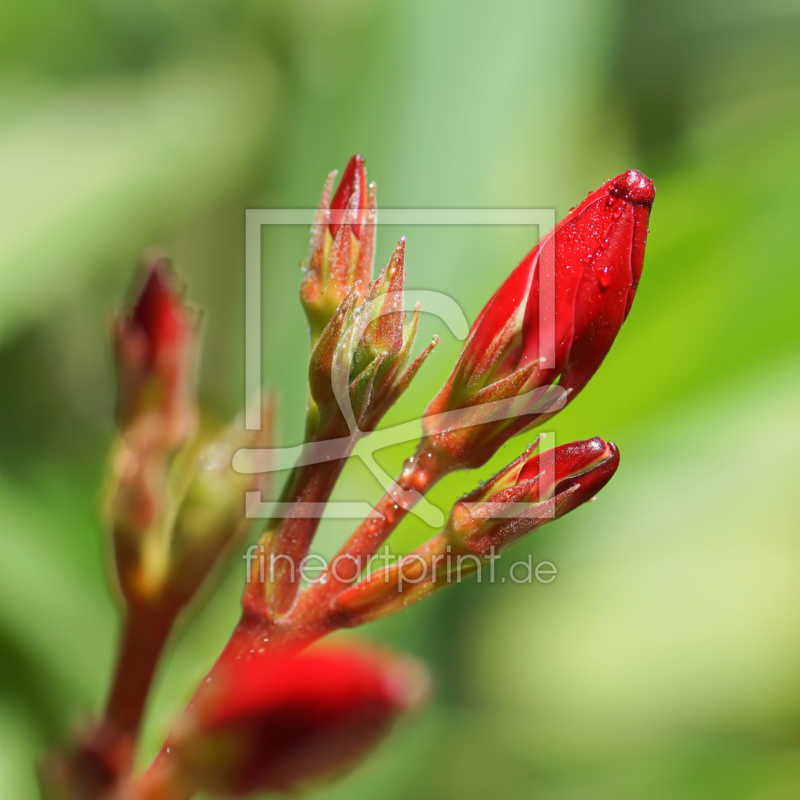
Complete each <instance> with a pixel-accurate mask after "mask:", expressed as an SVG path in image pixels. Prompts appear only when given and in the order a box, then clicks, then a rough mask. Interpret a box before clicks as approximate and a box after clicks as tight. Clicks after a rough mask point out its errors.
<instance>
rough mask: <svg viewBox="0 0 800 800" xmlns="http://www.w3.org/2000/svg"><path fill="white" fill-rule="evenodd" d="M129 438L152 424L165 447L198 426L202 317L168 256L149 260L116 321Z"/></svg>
mask: <svg viewBox="0 0 800 800" xmlns="http://www.w3.org/2000/svg"><path fill="white" fill-rule="evenodd" d="M114 338H115V344H116V356H117V373H118V378H119V381H118V382H119V389H118V398H117V420H118V425H119V428H120V431H121V432H122V434H123V436H125V435H128V433H129V432H130V431H131V430H133V429H134V428H137V427H141V426H147V427H148V428H149V429H150V430H151V431H155V433H154V434H153V435H154V436H157V437H158V438H159V441H160V444H162V445H163V446H164V448H165V449H173V448H176V447H178V446H180V445H181V444H182V443H183V442H184V441H185V440H186V438H187V437H188V436H189V435H190V433H191V432H192V430H193V428H194V419H195V411H194V398H193V381H194V363H193V362H194V351H195V348H196V341H197V315H196V314H195V313H193V312H192V311H191V310H190V309H189V308H188V306H187V305H186V303H185V302H184V300H183V297H182V293H181V292H180V291H179V290H178V288H177V287H176V284H175V278H174V276H173V274H172V268H171V264H170V262H169V261H168V260H166V259H157V260H153V261H150V262H147V263H146V264H145V267H144V284H143V286H142V288H141V290H140V292H139V293H138V296H137V298H136V300H135V302H134V303H133V305H132V307H131V308H130V309H129V311H128V312H127V313H125V314H123V315H121V316H120V317H119V318H118V319H117V320H116V322H115V325H114Z"/></svg>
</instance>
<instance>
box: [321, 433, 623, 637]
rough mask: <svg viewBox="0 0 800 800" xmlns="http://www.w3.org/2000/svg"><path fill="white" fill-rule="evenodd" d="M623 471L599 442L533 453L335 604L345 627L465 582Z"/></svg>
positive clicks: (612, 453) (607, 446) (608, 445)
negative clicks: (413, 548)
mask: <svg viewBox="0 0 800 800" xmlns="http://www.w3.org/2000/svg"><path fill="white" fill-rule="evenodd" d="M618 466H619V450H617V448H616V446H615V445H613V444H612V443H610V442H605V441H603V440H602V439H600V438H599V437H596V438H594V439H588V440H586V441H580V442H572V443H570V444H566V445H561V446H559V447H556V448H554V449H553V450H549V451H545V452H544V453H540V454H538V455H531V449H530V448H529V449H528V450H527V451H526V452H525V453H523V454H522V455H521V456H520V457H519V458H518V459H517V460H516V461H514V462H513V463H512V464H510V465H509V466H508V467H506V468H505V469H504V470H501V471H500V472H499V473H497V475H495V476H494V477H493V478H492V479H491V480H489V481H487V482H486V483H485V484H482V485H481V486H480V487H478V489H476V490H475V491H474V492H472V493H470V494H468V495H465V496H464V497H462V498H461V500H460V501H459V502H458V503H456V505H455V506H454V508H453V510H452V512H451V513H450V517H449V519H448V521H447V524H446V525H445V528H444V530H443V531H442V532H441V533H439V534H438V535H436V536H434V537H433V538H432V539H430V540H429V541H428V542H426V543H425V544H424V545H422V547H420V548H419V549H417V550H416V551H415V552H413V553H411V554H410V555H408V556H405V557H404V558H402V559H400V560H399V561H398V562H396V563H394V564H392V565H390V566H387V567H384V568H382V569H379V570H376V571H375V572H373V573H371V574H370V575H369V577H367V578H365V579H364V580H362V581H361V582H360V583H357V584H355V585H354V586H351V587H349V588H347V589H345V591H344V592H342V593H341V594H340V595H339V596H338V597H337V599H336V601H335V609H336V611H337V613H339V614H340V618H341V620H342V621H343V624H350V625H359V624H361V623H363V622H368V621H370V620H374V619H379V618H380V617H383V616H386V615H387V614H390V613H392V612H394V611H397V610H399V609H401V608H405V607H406V606H408V605H409V604H411V603H414V602H416V601H417V600H420V599H422V598H423V597H426V596H427V595H429V594H431V593H432V592H434V591H436V590H437V589H440V588H442V587H443V586H448V585H449V584H451V583H456V582H458V581H459V580H460V579H461V578H462V577H464V576H466V575H468V574H470V573H472V572H474V571H475V570H476V569H480V568H481V565H482V564H483V563H484V561H486V560H488V559H491V558H494V557H495V556H497V555H499V554H500V553H501V552H502V551H503V550H505V549H506V548H507V547H509V546H510V545H512V544H514V542H516V541H518V540H519V539H521V538H522V537H523V536H526V535H527V534H529V533H531V532H532V531H534V530H536V529H537V528H540V527H541V526H542V525H544V524H546V523H547V522H549V521H550V520H553V519H557V518H558V517H562V516H564V514H566V513H567V512H569V511H572V509H574V508H577V507H578V506H579V505H582V504H583V503H585V502H586V501H587V500H590V499H591V498H592V497H594V495H595V494H597V492H599V491H600V490H601V489H602V488H603V487H604V486H605V485H606V484H607V483H608V481H609V480H611V477H612V476H613V475H614V473H615V472H616V469H617V467H618Z"/></svg>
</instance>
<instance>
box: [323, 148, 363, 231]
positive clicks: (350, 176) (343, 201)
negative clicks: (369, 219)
mask: <svg viewBox="0 0 800 800" xmlns="http://www.w3.org/2000/svg"><path fill="white" fill-rule="evenodd" d="M367 200H368V198H367V176H366V172H365V170H364V158H363V156H360V155H358V154H356V155H354V156H353V157H352V158H351V159H350V161H349V162H348V164H347V167H346V168H345V171H344V174H343V175H342V179H341V180H340V181H339V186H338V187H337V189H336V193H335V194H334V195H333V199H332V200H331V205H330V209H331V211H334V212H339V214H335V215H334V218H333V219H332V220H331V224H330V230H331V235H332V236H333V237H334V238H335V237H336V232H337V231H338V230H339V225H340V224H341V220H340V219H337V217H338V216H339V215H341V214H342V212H344V211H345V210H346V209H347V208H348V206H349V205H350V204H351V203H352V202H354V203H355V204H356V207H357V208H358V210H359V211H358V216H357V221H356V224H355V225H353V226H352V231H353V234H354V235H355V236H356V238H358V239H360V238H361V222H362V220H363V217H364V211H365V210H366V208H367Z"/></svg>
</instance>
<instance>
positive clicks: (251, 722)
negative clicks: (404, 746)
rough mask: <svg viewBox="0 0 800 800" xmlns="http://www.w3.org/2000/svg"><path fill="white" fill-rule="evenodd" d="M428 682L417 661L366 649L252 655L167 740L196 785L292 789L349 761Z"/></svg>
mask: <svg viewBox="0 0 800 800" xmlns="http://www.w3.org/2000/svg"><path fill="white" fill-rule="evenodd" d="M427 683H428V682H427V675H426V673H425V672H424V669H423V668H422V667H421V666H420V665H419V664H418V663H417V662H416V661H413V660H411V659H408V658H401V657H397V656H390V655H388V654H386V653H383V652H375V651H370V650H366V649H358V648H353V647H343V646H339V647H327V648H318V649H312V650H310V651H308V652H305V653H302V654H300V655H299V656H293V655H288V654H259V653H256V654H255V655H254V656H252V657H251V658H250V659H249V660H243V661H237V662H234V663H232V664H230V665H229V666H228V667H227V670H226V671H223V672H222V673H221V674H220V675H219V676H218V677H217V678H215V679H214V683H212V684H210V685H208V686H207V687H204V690H203V692H202V693H201V694H200V696H199V697H198V698H197V700H196V701H195V703H194V706H193V707H192V708H191V709H190V710H189V711H188V712H187V714H186V715H185V717H184V718H183V719H182V720H181V722H180V723H179V725H178V728H177V730H176V731H175V733H174V734H173V736H172V737H170V741H169V742H168V745H169V747H170V750H171V753H172V756H173V757H174V759H175V762H176V767H177V768H178V770H179V771H180V773H181V774H182V775H183V776H184V778H185V779H186V780H187V781H188V782H190V783H193V784H194V785H195V786H197V788H198V789H201V790H204V791H208V792H211V793H215V794H224V795H226V796H235V797H239V796H243V795H245V794H248V793H250V792H254V791H288V790H292V789H293V788H296V787H297V786H299V785H300V784H303V783H306V782H308V781H310V780H315V779H319V778H323V777H325V776H328V775H331V774H333V773H338V772H339V771H341V770H342V769H343V768H345V767H348V766H350V765H352V764H353V762H354V761H356V760H358V759H359V758H360V757H361V756H362V755H364V754H365V753H366V752H367V751H368V750H369V749H370V748H371V746H372V745H373V744H375V743H376V741H377V740H378V739H379V738H380V736H381V735H382V734H383V733H385V731H386V730H387V729H388V728H389V727H390V725H391V724H392V723H393V722H394V721H395V719H396V718H397V717H398V715H399V714H400V713H401V712H403V711H405V710H406V709H408V708H409V707H411V706H414V705H415V704H417V703H418V702H420V700H421V699H422V697H423V696H424V695H425V694H426V691H427Z"/></svg>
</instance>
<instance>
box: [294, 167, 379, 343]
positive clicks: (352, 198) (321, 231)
mask: <svg viewBox="0 0 800 800" xmlns="http://www.w3.org/2000/svg"><path fill="white" fill-rule="evenodd" d="M335 178H336V172H335V171H334V172H331V173H330V174H329V175H328V180H327V181H326V182H325V187H324V189H323V190H322V198H321V199H320V204H319V207H318V209H317V216H316V219H315V222H314V225H313V226H312V228H311V241H310V244H309V252H308V261H307V262H306V266H305V271H304V273H305V274H304V276H303V281H302V284H301V287H300V301H301V302H302V304H303V308H304V309H305V312H306V316H307V318H308V322H309V327H310V331H311V342H312V347H313V346H314V344H316V342H317V341H318V340H319V338H320V336H321V335H322V331H323V330H324V329H325V326H326V325H327V324H328V322H330V320H331V318H332V317H333V316H334V314H335V313H336V309H337V307H338V306H339V304H340V303H341V302H342V300H344V298H345V297H346V296H347V294H348V292H349V291H350V290H351V289H352V288H354V287H356V288H357V291H358V296H359V298H360V297H363V295H364V293H365V292H366V290H367V286H368V285H369V282H370V281H371V280H372V269H373V263H374V260H375V227H376V219H377V207H376V200H375V184H374V183H371V184H369V185H367V176H366V170H365V168H364V159H363V158H362V157H361V156H359V155H355V156H353V157H352V158H351V159H350V162H349V163H348V165H347V167H346V168H345V171H344V174H343V175H342V178H341V180H340V181H339V185H338V187H337V188H336V192H335V193H334V194H333V196H331V192H332V190H333V183H334V180H335Z"/></svg>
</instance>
